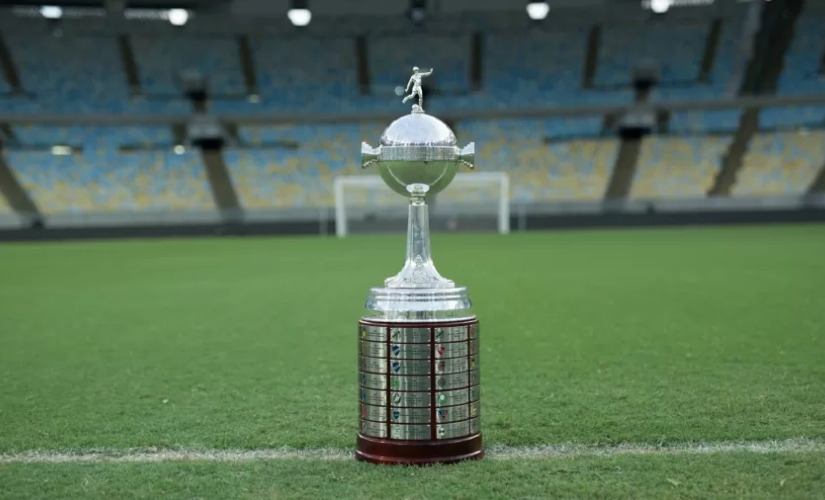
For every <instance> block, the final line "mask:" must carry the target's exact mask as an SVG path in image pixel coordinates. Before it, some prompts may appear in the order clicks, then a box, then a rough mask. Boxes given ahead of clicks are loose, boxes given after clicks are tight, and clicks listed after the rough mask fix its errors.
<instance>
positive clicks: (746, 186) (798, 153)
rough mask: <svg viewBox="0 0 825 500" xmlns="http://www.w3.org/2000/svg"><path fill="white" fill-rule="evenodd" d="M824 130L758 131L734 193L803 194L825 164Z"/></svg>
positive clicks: (746, 156) (735, 194)
mask: <svg viewBox="0 0 825 500" xmlns="http://www.w3.org/2000/svg"><path fill="white" fill-rule="evenodd" d="M823 144H825V131H822V130H818V131H812V132H808V131H800V132H778V133H759V134H756V135H755V136H754V137H753V139H752V140H751V143H750V146H749V148H748V152H747V154H746V155H745V158H744V165H743V168H742V170H741V171H740V172H739V176H738V180H737V182H736V184H735V185H734V187H733V195H734V196H770V195H785V194H802V193H804V192H805V190H806V189H807V188H808V186H810V184H811V181H812V180H813V179H814V177H815V176H816V175H817V172H818V171H819V169H820V168H821V167H822V165H823V163H825V146H823Z"/></svg>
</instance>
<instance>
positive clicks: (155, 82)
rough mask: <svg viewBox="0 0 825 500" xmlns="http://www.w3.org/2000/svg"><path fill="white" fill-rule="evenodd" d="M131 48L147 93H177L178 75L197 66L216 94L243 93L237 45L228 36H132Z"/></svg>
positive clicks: (172, 94) (244, 90)
mask: <svg viewBox="0 0 825 500" xmlns="http://www.w3.org/2000/svg"><path fill="white" fill-rule="evenodd" d="M132 49H133V51H134V54H135V61H136V64H137V66H138V73H139V74H140V81H141V86H142V88H143V91H144V92H145V93H146V94H164V95H171V96H179V95H180V93H181V88H180V85H179V83H178V80H177V78H178V75H179V73H180V71H182V70H196V71H199V72H200V73H201V74H202V75H204V76H205V77H208V84H209V88H210V90H211V91H212V92H215V93H218V94H240V95H245V93H246V85H245V84H244V80H243V74H242V72H241V66H240V58H239V57H238V45H237V42H236V40H234V39H230V38H214V37H193V36H175V37H152V38H148V37H132Z"/></svg>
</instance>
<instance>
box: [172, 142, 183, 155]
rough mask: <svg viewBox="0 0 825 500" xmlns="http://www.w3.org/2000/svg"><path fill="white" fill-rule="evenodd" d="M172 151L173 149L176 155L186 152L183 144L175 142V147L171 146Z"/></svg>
mask: <svg viewBox="0 0 825 500" xmlns="http://www.w3.org/2000/svg"><path fill="white" fill-rule="evenodd" d="M172 151H174V152H175V154H176V155H182V154H183V153H185V152H186V146H184V145H183V144H175V147H174V148H172Z"/></svg>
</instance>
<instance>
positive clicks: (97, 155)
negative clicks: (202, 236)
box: [6, 127, 214, 214]
mask: <svg viewBox="0 0 825 500" xmlns="http://www.w3.org/2000/svg"><path fill="white" fill-rule="evenodd" d="M14 131H15V134H16V135H17V137H18V138H19V139H20V140H21V142H22V143H23V144H55V143H69V144H73V145H78V146H82V147H83V152H82V153H79V154H74V155H69V156H55V155H52V154H51V153H47V152H27V151H14V150H9V151H7V152H6V157H7V160H8V162H9V164H10V165H12V167H13V168H14V170H15V171H16V172H17V176H18V178H19V179H20V181H21V183H22V184H23V185H24V187H25V188H26V190H27V191H28V192H29V193H30V194H31V195H32V197H33V198H34V201H35V203H36V204H37V205H38V207H39V208H40V209H41V210H42V211H43V212H44V213H47V214H56V213H79V212H116V211H171V210H176V211H180V210H198V211H201V210H213V209H214V203H213V201H212V197H211V194H210V190H209V186H208V182H207V180H206V176H205V173H204V171H203V167H202V165H201V162H200V157H199V155H197V154H196V153H192V152H189V153H185V154H182V155H176V154H173V153H172V152H171V151H170V152H151V151H145V152H134V153H121V152H119V151H118V146H119V145H121V144H126V143H129V144H141V143H144V144H149V143H154V142H158V141H166V142H169V141H170V140H171V138H170V137H169V131H168V129H167V128H162V127H130V128H107V127H67V128H55V127H15V129H14Z"/></svg>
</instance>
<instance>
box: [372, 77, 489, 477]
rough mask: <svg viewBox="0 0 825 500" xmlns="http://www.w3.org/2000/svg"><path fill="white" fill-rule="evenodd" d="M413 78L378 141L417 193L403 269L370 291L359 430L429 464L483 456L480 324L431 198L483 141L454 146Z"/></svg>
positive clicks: (388, 451) (383, 159)
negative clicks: (457, 278) (440, 243)
mask: <svg viewBox="0 0 825 500" xmlns="http://www.w3.org/2000/svg"><path fill="white" fill-rule="evenodd" d="M430 73H432V70H430V71H428V72H419V70H418V68H413V76H412V77H411V78H410V81H409V83H408V85H407V91H409V90H410V87H411V86H412V93H410V94H409V95H408V96H407V97H405V98H404V102H406V101H408V100H410V99H413V98H416V97H417V98H418V104H414V105H413V107H412V112H411V113H410V114H408V115H406V116H402V117H401V118H399V119H397V120H395V121H394V122H392V124H390V126H389V127H387V128H386V129H385V130H384V132H383V134H382V135H381V139H380V144H379V146H378V147H377V148H372V147H370V146H369V145H368V144H366V143H362V145H361V164H362V166H363V167H365V168H366V167H369V166H370V165H375V166H377V167H378V171H379V173H380V174H381V177H382V179H383V180H384V182H386V183H387V185H388V186H389V187H390V188H391V189H393V190H394V191H396V192H397V193H399V194H401V195H403V196H405V197H407V198H409V203H410V205H409V216H408V221H407V224H408V226H407V256H406V260H405V262H404V267H403V268H402V269H401V271H400V272H399V273H398V274H397V275H395V276H393V277H391V278H387V279H386V280H385V281H384V286H382V287H376V288H373V289H371V290H370V292H369V296H368V298H367V302H366V306H365V309H366V312H365V314H364V316H363V317H362V318H361V320H360V321H359V326H358V343H359V369H360V370H359V396H358V397H359V408H360V417H359V422H360V432H359V433H358V445H357V451H356V457H357V458H358V459H359V460H365V461H369V462H374V463H386V464H428V463H446V462H456V461H460V460H468V459H478V458H481V457H482V456H483V453H484V452H483V449H482V445H481V430H480V406H479V405H480V400H479V357H478V355H479V329H478V319H477V318H476V316H475V315H474V314H473V313H472V312H471V310H470V307H471V303H470V298H469V296H468V294H467V289H466V288H465V287H462V286H456V284H455V283H454V282H453V281H451V280H449V279H446V278H444V277H442V276H441V275H440V274H439V273H438V271H437V270H436V268H435V266H434V265H433V261H432V257H431V255H430V230H429V220H428V214H427V199H428V197H429V196H432V195H434V194H436V193H438V192H439V191H441V190H442V189H444V188H445V187H447V185H448V184H450V182H451V181H452V180H453V177H455V174H456V171H457V170H458V167H459V165H460V164H463V165H466V166H468V167H470V168H472V167H473V162H474V159H475V158H474V157H475V154H474V152H475V146H474V144H473V143H470V144H468V145H467V146H466V147H464V148H459V147H457V146H456V138H455V135H454V134H453V132H452V130H450V128H449V127H448V126H447V125H446V124H444V122H442V121H441V120H439V119H438V118H435V117H433V116H430V115H428V114H426V113H425V112H424V109H423V96H422V93H421V78H422V77H424V76H427V75H429V74H430Z"/></svg>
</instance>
